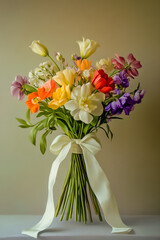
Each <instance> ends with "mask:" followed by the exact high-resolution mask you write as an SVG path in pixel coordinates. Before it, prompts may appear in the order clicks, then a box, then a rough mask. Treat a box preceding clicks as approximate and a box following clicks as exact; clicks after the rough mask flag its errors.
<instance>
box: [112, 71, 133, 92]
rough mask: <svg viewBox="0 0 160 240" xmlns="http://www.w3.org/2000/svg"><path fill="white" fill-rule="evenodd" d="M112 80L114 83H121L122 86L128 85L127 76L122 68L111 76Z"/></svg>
mask: <svg viewBox="0 0 160 240" xmlns="http://www.w3.org/2000/svg"><path fill="white" fill-rule="evenodd" d="M113 82H114V83H115V84H118V85H121V86H122V87H124V88H127V87H128V86H129V80H128V78H127V74H126V71H125V70H123V71H121V72H120V73H119V74H117V75H115V76H114V77H113Z"/></svg>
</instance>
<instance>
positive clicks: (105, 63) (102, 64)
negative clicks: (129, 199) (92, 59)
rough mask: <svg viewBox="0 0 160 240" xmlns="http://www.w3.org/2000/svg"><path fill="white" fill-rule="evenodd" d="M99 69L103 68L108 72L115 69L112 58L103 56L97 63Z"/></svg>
mask: <svg viewBox="0 0 160 240" xmlns="http://www.w3.org/2000/svg"><path fill="white" fill-rule="evenodd" d="M96 66H97V68H98V69H103V70H104V71H105V72H106V73H109V72H110V71H112V70H113V64H112V60H111V59H110V58H108V59H107V60H106V59H105V58H102V59H101V60H100V61H99V62H97V63H96Z"/></svg>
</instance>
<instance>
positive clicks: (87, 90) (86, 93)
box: [81, 83, 91, 97]
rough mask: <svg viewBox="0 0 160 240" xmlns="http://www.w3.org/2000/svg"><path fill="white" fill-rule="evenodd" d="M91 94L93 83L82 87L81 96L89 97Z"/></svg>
mask: <svg viewBox="0 0 160 240" xmlns="http://www.w3.org/2000/svg"><path fill="white" fill-rule="evenodd" d="M90 94H91V83H87V84H83V85H82V86H81V96H82V97H87V96H89V95H90Z"/></svg>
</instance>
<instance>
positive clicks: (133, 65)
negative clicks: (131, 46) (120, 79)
mask: <svg viewBox="0 0 160 240" xmlns="http://www.w3.org/2000/svg"><path fill="white" fill-rule="evenodd" d="M127 63H128V65H129V66H130V67H129V68H128V69H127V73H128V75H129V76H130V77H131V78H134V76H135V77H136V76H138V71H137V69H138V68H141V67H142V65H141V63H140V61H137V60H136V59H135V57H134V56H133V54H132V53H130V54H129V55H128V57H127Z"/></svg>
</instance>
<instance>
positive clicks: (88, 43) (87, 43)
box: [77, 38, 99, 59]
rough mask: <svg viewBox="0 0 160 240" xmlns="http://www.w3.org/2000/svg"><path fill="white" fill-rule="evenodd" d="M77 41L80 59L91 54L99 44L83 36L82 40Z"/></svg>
mask: <svg viewBox="0 0 160 240" xmlns="http://www.w3.org/2000/svg"><path fill="white" fill-rule="evenodd" d="M77 43H78V44H79V48H80V54H81V58H82V59H83V58H88V57H89V56H90V55H91V54H93V53H94V52H95V51H96V49H97V47H98V46H99V44H98V43H97V42H95V41H93V40H90V39H85V38H83V40H82V41H77Z"/></svg>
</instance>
